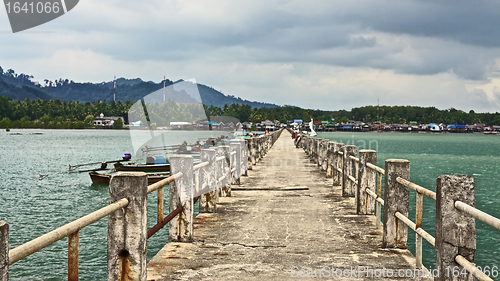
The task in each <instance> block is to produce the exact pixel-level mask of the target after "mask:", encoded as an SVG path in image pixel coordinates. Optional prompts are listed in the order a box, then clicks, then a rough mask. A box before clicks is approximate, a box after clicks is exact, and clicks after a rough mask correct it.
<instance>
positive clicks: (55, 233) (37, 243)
mask: <svg viewBox="0 0 500 281" xmlns="http://www.w3.org/2000/svg"><path fill="white" fill-rule="evenodd" d="M127 205H128V199H127V198H123V199H120V200H118V201H116V202H115V203H113V204H109V205H108V206H106V207H104V208H101V209H99V210H97V211H95V212H92V213H90V214H88V215H86V216H84V217H81V218H79V219H77V220H74V221H72V222H70V223H68V224H66V225H63V226H61V227H59V228H57V229H54V230H52V231H51V232H49V233H46V234H44V235H42V236H40V237H38V238H35V239H33V240H31V241H29V242H27V243H25V244H23V245H21V246H18V247H16V248H14V249H12V250H10V251H9V265H11V264H14V263H16V262H18V261H20V260H22V259H24V258H25V257H27V256H29V255H31V254H33V253H35V252H38V251H40V250H41V249H43V248H45V247H47V246H49V245H51V244H53V243H54V242H56V241H59V240H61V239H62V238H64V237H66V236H68V235H70V234H72V233H75V232H76V231H77V230H79V229H82V228H84V227H86V226H87V225H89V224H91V223H94V222H96V221H98V220H100V219H102V218H104V217H106V216H108V215H109V214H111V213H114V212H116V211H118V210H120V209H121V208H124V207H126V206H127Z"/></svg>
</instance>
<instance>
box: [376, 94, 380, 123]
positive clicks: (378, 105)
mask: <svg viewBox="0 0 500 281" xmlns="http://www.w3.org/2000/svg"><path fill="white" fill-rule="evenodd" d="M379 107H380V103H379V100H378V98H377V121H380V120H379V117H378V108H379Z"/></svg>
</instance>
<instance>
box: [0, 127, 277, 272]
mask: <svg viewBox="0 0 500 281" xmlns="http://www.w3.org/2000/svg"><path fill="white" fill-rule="evenodd" d="M280 134H281V130H279V131H276V132H273V133H271V134H269V135H265V136H260V137H256V138H252V139H248V141H247V140H245V142H243V141H241V140H237V141H235V142H230V143H229V145H222V146H219V147H217V150H215V149H202V150H201V152H200V161H201V163H199V164H197V165H193V158H192V156H183V155H174V156H172V157H171V159H170V163H171V174H172V176H170V177H168V178H166V179H163V180H161V181H159V182H157V183H155V184H152V185H150V186H148V185H147V174H146V173H117V174H114V175H113V176H112V177H111V181H110V184H109V205H108V206H106V207H104V208H101V209H99V210H97V211H95V212H93V213H91V214H88V215H86V216H84V217H82V218H79V219H77V220H75V221H73V222H71V223H68V224H66V225H64V226H62V227H59V228H57V229H55V230H53V231H51V232H49V233H47V234H44V235H42V236H40V237H38V238H36V239H33V240H31V241H29V242H27V243H25V244H23V245H20V246H18V247H16V248H14V249H12V250H9V243H8V241H9V225H8V224H7V223H6V222H2V221H0V281H7V280H8V276H9V266H10V265H12V264H14V263H16V262H18V261H19V260H21V259H23V258H25V257H27V256H29V255H31V254H33V253H35V252H37V251H39V250H41V249H43V248H45V247H47V246H49V245H51V244H53V243H55V242H57V241H59V240H61V239H63V238H64V237H67V236H68V280H78V278H79V277H78V255H79V236H78V235H79V230H80V229H82V228H84V227H86V226H88V225H90V224H92V223H94V222H96V221H98V220H100V219H102V218H104V217H106V216H109V219H108V246H107V248H108V251H107V253H108V257H107V259H108V265H107V270H108V280H124V279H123V278H125V277H127V278H129V279H130V280H146V256H147V248H146V241H147V239H148V238H149V237H150V236H152V235H153V234H154V233H156V232H157V231H158V230H159V229H161V228H162V227H163V226H164V225H166V224H167V223H169V227H170V229H169V241H182V242H189V241H192V238H193V210H194V208H193V206H194V203H195V202H196V200H197V199H198V198H200V197H201V200H200V208H199V210H200V212H201V213H203V212H216V209H217V208H216V203H217V200H218V196H219V195H222V196H230V194H231V191H230V190H231V189H230V185H231V179H233V180H234V181H236V182H239V178H240V177H241V176H242V175H245V174H246V168H247V167H248V162H249V161H251V159H252V158H253V159H260V158H262V157H263V156H264V155H265V153H267V151H268V150H269V149H270V148H271V146H272V145H273V144H274V142H275V141H276V139H277V138H278V137H279V135H280ZM249 146H250V147H252V149H253V150H252V151H251V152H250V151H248V150H247V149H246V148H247V147H249ZM230 150H231V151H230ZM217 154H218V155H219V157H217ZM231 171H232V172H231ZM167 184H170V188H169V192H170V198H169V199H170V202H169V208H170V214H169V215H167V216H166V217H163V215H164V207H163V206H164V186H166V185H167ZM153 191H157V222H158V223H157V224H156V225H155V226H154V227H152V228H151V229H150V230H147V194H149V193H152V192H153ZM129 279H127V280H129Z"/></svg>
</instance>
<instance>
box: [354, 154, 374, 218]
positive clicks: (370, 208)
mask: <svg viewBox="0 0 500 281" xmlns="http://www.w3.org/2000/svg"><path fill="white" fill-rule="evenodd" d="M366 163H370V164H373V165H376V164H377V152H376V151H375V150H365V149H363V150H360V151H359V170H358V188H357V189H356V213H357V214H358V215H373V214H375V199H374V198H373V197H371V196H369V195H368V193H366V190H367V189H369V190H371V191H373V193H375V194H377V191H376V190H375V186H376V179H377V172H376V171H375V170H373V169H370V168H368V167H367V166H366Z"/></svg>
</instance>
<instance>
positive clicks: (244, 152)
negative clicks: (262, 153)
mask: <svg viewBox="0 0 500 281" xmlns="http://www.w3.org/2000/svg"><path fill="white" fill-rule="evenodd" d="M240 148H241V154H240V155H241V169H240V175H241V176H248V175H247V169H248V154H247V145H246V142H245V140H244V139H240Z"/></svg>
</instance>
